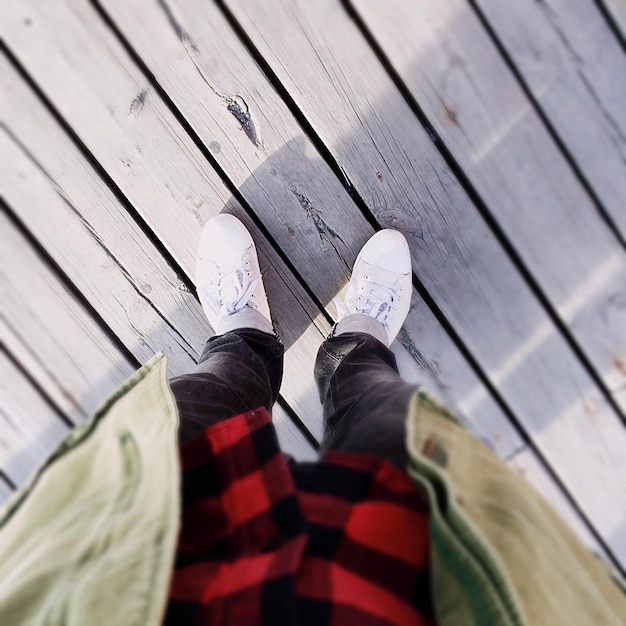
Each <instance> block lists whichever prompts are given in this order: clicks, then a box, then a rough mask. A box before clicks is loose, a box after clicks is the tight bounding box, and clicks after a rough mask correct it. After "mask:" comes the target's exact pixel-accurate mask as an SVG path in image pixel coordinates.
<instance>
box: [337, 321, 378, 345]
mask: <svg viewBox="0 0 626 626" xmlns="http://www.w3.org/2000/svg"><path fill="white" fill-rule="evenodd" d="M344 333H367V334H368V335H372V337H374V339H378V341H380V342H381V343H382V344H384V345H386V346H388V345H389V336H388V335H387V331H386V329H385V327H384V326H383V325H382V324H381V323H380V322H379V321H378V320H375V319H374V318H373V317H370V316H369V315H365V313H353V314H352V315H348V316H347V317H344V318H343V319H342V320H340V321H339V322H337V324H335V328H334V329H333V332H332V336H333V337H336V336H337V335H343V334H344Z"/></svg>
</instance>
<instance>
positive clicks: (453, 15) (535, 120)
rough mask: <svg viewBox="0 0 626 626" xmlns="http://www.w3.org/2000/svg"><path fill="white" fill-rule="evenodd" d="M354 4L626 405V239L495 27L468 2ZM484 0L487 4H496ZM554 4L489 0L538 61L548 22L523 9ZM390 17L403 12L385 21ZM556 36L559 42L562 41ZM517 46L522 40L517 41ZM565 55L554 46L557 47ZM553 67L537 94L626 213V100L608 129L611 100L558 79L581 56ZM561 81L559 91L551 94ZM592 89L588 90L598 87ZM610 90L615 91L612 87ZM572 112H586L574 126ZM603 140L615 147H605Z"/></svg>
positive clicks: (576, 115) (366, 0)
mask: <svg viewBox="0 0 626 626" xmlns="http://www.w3.org/2000/svg"><path fill="white" fill-rule="evenodd" d="M551 1H552V0H551ZM555 1H557V0H555ZM355 4H356V5H357V6H358V7H359V10H360V12H361V14H362V16H363V18H364V19H365V21H366V22H367V24H368V25H369V26H370V27H371V29H372V31H373V33H374V34H375V36H376V37H377V38H378V39H379V41H380V42H381V44H382V45H383V46H384V49H385V52H386V54H387V55H388V56H389V58H390V59H391V61H392V62H393V64H394V66H395V67H396V68H397V70H398V71H399V73H400V74H401V76H402V78H403V80H404V81H405V82H406V84H407V85H408V87H409V89H410V90H411V91H412V93H413V94H414V96H415V97H416V99H417V101H418V102H419V103H420V106H422V107H423V109H424V111H425V113H426V114H427V116H428V117H429V119H430V120H431V122H432V124H433V126H434V128H435V130H436V132H438V133H440V135H441V137H442V138H443V140H444V141H445V143H446V145H447V146H448V147H449V149H450V151H451V153H452V155H453V156H454V158H455V159H456V160H457V161H458V162H459V164H460V165H461V166H462V168H463V170H464V172H465V173H466V175H467V176H468V178H469V179H470V180H471V182H472V184H473V185H474V187H475V188H476V189H477V190H478V192H479V193H480V194H481V196H482V198H483V200H484V201H485V203H486V204H487V206H488V208H489V210H490V211H491V213H492V214H493V215H494V216H495V217H496V219H497V221H498V224H499V225H500V226H501V227H502V228H503V230H504V232H505V233H506V235H507V236H508V238H509V240H510V241H511V242H512V243H513V245H514V247H515V248H516V250H517V252H518V253H519V254H520V256H521V258H522V259H523V261H524V262H525V264H526V266H527V267H528V268H529V269H530V271H531V272H532V274H533V276H534V278H535V280H536V281H537V282H538V283H539V285H540V286H541V288H542V289H543V291H544V293H545V294H546V296H547V298H548V299H549V300H550V302H551V303H552V305H553V307H554V308H555V310H556V311H557V312H558V314H559V315H560V317H561V319H562V320H563V321H564V323H565V324H566V325H567V326H568V327H569V328H570V330H571V332H572V334H573V336H574V337H575V339H576V341H577V342H578V344H579V346H580V347H581V348H582V350H583V352H584V353H585V354H586V356H587V357H588V358H589V360H590V362H591V363H592V364H593V366H594V368H595V370H596V372H597V373H598V375H599V377H600V378H602V379H603V381H604V383H605V384H606V387H607V388H608V389H609V390H610V391H611V393H612V395H613V398H614V399H615V401H616V402H617V403H618V404H619V406H620V407H621V409H622V410H623V411H626V368H624V362H623V361H624V358H625V356H626V332H625V331H624V329H625V328H626V308H624V307H623V306H622V301H623V294H624V293H625V292H626V255H625V254H624V249H623V246H622V245H621V244H620V242H619V240H618V239H617V238H616V237H615V236H614V234H613V233H612V232H611V231H610V230H609V228H607V226H606V224H605V223H604V221H603V220H602V219H601V218H600V217H599V215H598V212H597V210H596V208H595V206H594V205H593V203H592V201H591V199H590V198H589V196H588V195H587V193H586V191H585V189H584V188H583V186H582V185H581V184H580V182H579V181H578V179H577V178H576V176H575V174H574V172H573V171H572V170H571V168H570V166H569V165H568V163H567V161H566V160H565V159H564V157H563V156H562V154H561V153H560V151H559V149H558V147H557V146H556V144H555V143H554V141H553V140H552V138H551V137H550V135H549V134H548V132H547V131H546V129H545V127H544V126H543V124H542V122H541V120H540V119H539V116H538V115H537V114H536V113H535V111H534V109H533V108H532V106H531V105H530V103H529V102H528V100H527V98H526V96H525V94H524V93H523V91H522V90H521V88H520V87H519V85H518V84H517V82H516V80H515V78H514V76H513V75H512V73H511V72H510V70H509V68H508V67H507V66H506V64H505V63H504V61H503V60H502V58H501V56H500V55H499V53H498V51H497V49H496V48H495V46H494V45H493V43H492V42H491V41H490V40H489V37H488V36H487V33H486V31H485V30H484V29H483V28H482V26H481V24H480V23H479V21H478V19H477V18H476V16H475V15H474V13H473V12H472V11H471V10H470V7H469V6H468V5H467V4H466V3H465V2H462V0H454V1H453V2H448V3H445V4H442V3H437V2H435V1H431V0H421V1H420V2H418V3H411V2H407V1H406V0H394V2H392V3H391V4H390V5H389V7H388V8H385V10H384V13H383V12H382V10H381V5H379V4H378V3H376V2H371V1H370V0H357V2H356V3H355ZM484 4H485V7H487V5H488V4H489V3H488V2H485V3H484ZM548 4H550V3H541V4H537V3H531V2H517V3H515V6H514V7H508V6H507V7H506V9H505V8H504V6H503V5H500V9H502V10H501V11H499V9H497V8H496V7H497V5H498V3H497V2H496V3H491V4H489V7H490V8H491V9H492V11H493V13H498V15H499V17H498V18H497V20H496V21H497V24H498V27H499V28H498V32H499V33H500V34H502V35H503V36H505V37H506V35H505V33H504V32H503V31H502V30H501V29H500V26H503V25H504V24H503V23H504V22H509V20H511V21H510V23H508V27H509V28H508V31H510V36H511V37H514V38H515V39H516V40H517V41H520V40H521V41H523V42H524V43H525V44H528V45H527V47H526V48H525V51H526V52H525V53H524V51H520V56H521V55H525V56H526V58H527V59H528V58H530V57H532V56H533V54H534V53H532V54H531V51H532V50H536V51H538V52H539V51H541V50H542V49H543V46H542V44H541V42H542V33H544V35H545V34H546V33H545V31H546V27H545V26H540V24H539V23H537V24H535V20H533V21H532V24H528V25H527V27H523V26H524V21H525V19H526V16H524V15H523V13H524V11H526V12H530V11H531V8H530V7H531V5H532V7H534V9H532V10H537V11H539V12H540V13H541V9H540V8H539V7H540V6H541V7H545V6H547V5H548ZM524 7H527V10H526V9H524ZM388 9H389V10H388ZM594 10H595V9H594ZM564 12H565V13H568V14H570V11H568V10H564ZM388 15H389V16H393V17H391V18H389V19H383V16H385V17H387V16H388ZM505 16H507V17H505ZM511 16H512V17H511ZM515 16H518V18H517V19H516V17H515ZM494 19H495V18H494ZM536 21H537V22H539V21H540V20H536ZM606 34H608V31H606V32H605V35H606ZM552 35H554V33H552ZM546 37H547V35H546ZM546 37H543V39H544V40H545V39H546ZM553 39H554V37H553ZM512 45H513V44H512ZM546 46H547V43H546ZM550 46H551V49H554V48H555V46H556V42H555V41H553V42H552V44H550ZM513 47H515V48H519V46H518V45H517V44H515V45H513ZM557 55H558V53H557V52H555V53H554V57H555V58H556V56H557ZM622 56H623V55H622ZM544 57H548V54H547V52H546V54H545V55H544V54H543V52H541V53H540V54H539V59H540V60H539V61H535V63H536V64H537V63H538V64H539V65H541V64H542V63H544ZM545 64H546V68H549V67H551V66H552V65H553V64H552V63H551V62H550V60H549V59H547V58H546V59H545ZM539 65H537V67H539ZM613 65H615V63H614V64H613ZM624 68H625V69H626V64H624ZM546 72H547V73H548V74H550V76H552V78H551V79H550V80H549V81H548V83H546V84H545V85H544V86H543V87H541V86H540V85H539V83H541V81H542V80H543V79H542V77H541V76H540V75H539V74H542V75H543V77H544V78H545V77H546V76H547V74H546V73H545V72H539V73H537V72H534V71H529V76H530V75H531V74H533V75H534V76H535V79H536V83H535V84H536V87H537V90H538V92H541V95H540V97H539V100H540V101H541V103H542V105H543V104H545V105H546V107H548V108H549V109H550V110H551V112H552V119H553V120H554V121H555V122H556V121H557V118H558V121H559V126H560V127H562V128H563V129H565V127H566V126H567V133H568V134H569V135H571V136H572V137H578V139H577V140H576V141H578V142H579V146H578V148H577V153H576V154H577V156H576V159H577V160H578V161H580V159H581V158H582V156H581V155H584V158H585V159H587V160H588V161H589V162H590V163H592V164H593V167H594V168H597V169H598V171H599V172H606V173H608V177H607V181H608V182H609V183H610V185H611V186H612V188H613V191H612V192H611V197H612V200H611V202H612V206H613V208H614V210H615V213H616V214H619V215H621V216H623V217H624V218H626V212H625V211H624V210H623V198H624V196H625V195H626V160H625V158H624V157H625V156H626V135H624V137H622V138H621V139H620V133H621V131H620V130H619V126H620V125H623V126H624V130H625V131H626V113H625V112H624V111H626V108H624V109H622V111H621V112H619V108H620V107H619V106H615V107H609V108H611V110H612V113H610V112H609V110H608V109H607V110H606V111H605V113H602V115H604V116H605V118H604V122H603V123H602V128H599V127H598V124H599V117H600V116H601V108H602V105H601V104H599V103H598V102H591V103H589V105H590V106H591V107H592V108H593V109H594V110H595V114H592V113H591V110H590V111H588V112H587V113H583V112H582V110H580V109H577V108H576V106H577V105H576V97H575V94H573V93H568V94H565V93H564V92H563V91H560V88H559V87H558V85H564V84H565V83H566V82H567V81H568V78H567V76H569V75H571V74H572V73H574V74H576V72H577V70H576V68H575V67H573V66H572V61H571V58H570V59H567V58H563V59H562V60H561V61H559V64H558V67H555V68H554V71H552V70H549V69H546ZM535 79H533V80H535ZM570 82H571V81H570ZM596 82H598V81H596ZM613 82H619V83H620V84H621V83H622V82H623V81H613ZM544 87H545V89H544ZM551 91H554V92H555V94H554V97H553V96H551V95H549V94H550V92H551ZM556 92H560V95H557V93H556ZM579 92H580V90H579ZM614 92H615V93H614V95H615V96H616V98H615V99H616V102H615V104H616V105H619V102H620V101H621V100H623V104H624V105H626V86H624V85H621V86H620V87H618V88H616V89H615V90H614ZM578 95H579V96H581V93H579V94H578ZM586 97H587V100H589V97H590V96H589V93H587V96H586ZM606 100H607V101H608V100H610V98H609V97H608V95H607V98H606ZM579 101H580V98H579ZM550 103H551V104H550ZM609 119H612V120H614V121H615V124H614V125H613V126H614V128H613V130H612V131H611V134H613V135H614V137H613V140H614V141H613V140H611V139H610V138H609V135H607V132H608V131H607V129H609V124H608V121H607V120H609ZM572 120H580V121H579V122H578V121H577V123H575V124H572ZM617 120H622V121H621V122H619V123H618V122H617ZM598 142H599V143H598ZM602 142H605V146H604V148H602V149H601V148H600V147H599V146H600V144H601V143H602ZM620 146H621V147H620ZM610 163H613V165H611V164H610ZM616 168H617V169H616ZM620 172H621V173H620ZM600 186H601V184H600V182H598V188H599V187H600ZM624 224H625V225H626V221H624Z"/></svg>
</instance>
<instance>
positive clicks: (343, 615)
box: [165, 409, 434, 626]
mask: <svg viewBox="0 0 626 626" xmlns="http://www.w3.org/2000/svg"><path fill="white" fill-rule="evenodd" d="M181 460H182V467H183V521H182V529H181V535H180V538H179V543H178V552H177V559H176V567H175V571H174V574H173V580H172V584H171V589H170V597H169V605H168V610H167V615H166V618H165V623H166V624H167V625H168V626H182V625H184V624H194V625H201V624H202V625H204V624H224V625H228V626H240V625H243V624H272V625H273V626H276V625H282V624H285V625H287V624H289V625H291V624H311V625H314V626H321V625H324V624H332V625H339V624H349V625H350V626H354V625H358V626H370V625H371V626H374V625H376V626H382V625H383V624H385V625H388V624H403V625H404V624H434V620H433V617H432V607H431V602H430V592H429V587H430V585H429V572H428V517H427V512H426V508H425V505H424V504H423V502H422V500H421V498H420V497H419V494H418V493H417V491H416V489H415V487H414V486H413V484H412V482H411V480H410V478H409V477H408V475H407V474H405V473H404V472H402V471H400V470H399V469H397V468H396V467H394V466H392V465H391V464H389V463H387V462H386V461H382V460H380V459H376V458H374V457H370V456H365V455H358V454H348V453H330V454H329V455H327V456H326V457H325V459H324V461H323V462H321V463H294V462H290V461H289V460H288V458H287V457H285V456H284V455H283V454H282V453H281V451H280V448H279V445H278V441H277V439H276V434H275V431H274V427H273V425H272V424H271V422H270V418H269V415H268V413H267V411H265V410H264V409H257V410H256V411H252V412H250V413H247V414H245V415H240V416H238V417H234V418H232V419H229V420H227V421H225V422H222V423H220V424H217V425H215V426H211V427H209V428H207V429H206V430H205V432H204V433H203V435H202V436H200V437H198V438H197V439H195V440H194V441H192V442H190V443H188V444H185V445H184V446H182V447H181Z"/></svg>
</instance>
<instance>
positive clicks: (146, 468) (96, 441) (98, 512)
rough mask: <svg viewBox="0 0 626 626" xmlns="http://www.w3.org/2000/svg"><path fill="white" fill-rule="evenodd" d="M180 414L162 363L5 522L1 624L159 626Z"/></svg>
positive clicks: (81, 434) (64, 448)
mask: <svg viewBox="0 0 626 626" xmlns="http://www.w3.org/2000/svg"><path fill="white" fill-rule="evenodd" d="M177 427H178V414H177V410H176V407H175V404H174V399H173V396H172V393H171V391H170V389H169V386H168V382H167V372H166V364H165V359H164V358H163V357H162V356H160V355H159V356H157V357H155V358H154V359H152V360H151V361H150V362H149V363H148V364H147V365H145V366H144V367H143V368H141V369H140V370H139V371H138V372H137V373H136V374H134V375H133V376H132V378H131V379H129V380H128V381H127V382H126V383H125V384H124V385H123V386H122V387H121V388H120V389H118V390H117V392H116V393H115V395H114V396H113V397H112V398H111V399H110V400H108V401H107V403H106V404H105V405H104V406H103V407H102V408H101V409H100V410H99V411H98V413H97V414H96V416H95V417H94V418H93V419H92V420H90V421H89V422H87V423H85V424H83V425H81V426H79V427H78V428H76V429H75V430H73V431H72V433H71V434H70V435H69V437H68V438H67V439H66V440H65V441H64V442H63V444H62V445H61V446H60V448H59V449H58V450H57V451H56V452H55V453H54V454H53V456H52V457H51V458H50V459H49V460H48V461H47V462H46V464H45V465H44V466H43V467H42V469H40V470H39V472H38V473H37V474H36V475H35V476H34V477H33V478H32V479H31V481H30V482H29V483H28V484H27V485H26V486H25V487H23V488H22V489H20V490H19V491H18V492H17V493H16V494H15V495H14V497H13V498H12V499H11V500H10V501H9V503H8V504H7V505H6V506H5V507H4V508H3V510H2V511H1V512H0V624H2V625H6V626H9V625H10V626H13V625H15V626H17V625H19V626H31V625H44V624H45V625H46V626H54V625H57V624H58V625H61V624H63V625H64V626H70V625H71V626H96V625H98V624H115V625H116V626H139V625H141V626H157V625H158V624H160V623H161V622H162V619H163V613H164V609H165V605H166V601H167V593H168V586H169V579H170V575H171V571H172V567H173V559H174V554H175V548H176V540H177V535H178V525H179V509H180V502H179V498H180V495H179V493H180V485H179V483H180V470H179V460H178V448H177V445H176V432H177Z"/></svg>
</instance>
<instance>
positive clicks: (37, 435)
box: [0, 0, 626, 569]
mask: <svg viewBox="0 0 626 626" xmlns="http://www.w3.org/2000/svg"><path fill="white" fill-rule="evenodd" d="M625 50H626V4H625V3H624V0H605V1H603V0H596V1H595V2H594V1H593V0H542V1H541V2H536V1H534V0H520V1H519V2H514V3H510V2H502V1H500V0H468V1H466V2H464V1H463V0H446V1H445V2H441V1H439V0H419V1H415V0H392V1H387V0H386V1H383V0H349V1H346V2H343V3H342V2H338V1H335V0H315V1H314V2H306V1H305V0H300V1H295V0H256V1H252V0H220V1H219V2H217V3H211V2H206V1H204V0H156V1H155V0H134V1H133V2H127V0H97V1H94V2H88V1H87V0H65V1H61V0H39V1H36V0H9V2H8V3H5V4H3V11H2V15H1V16H0V131H1V132H0V159H1V162H0V205H1V208H2V211H1V215H0V221H1V243H0V259H1V263H0V272H1V281H0V289H1V301H0V307H1V310H0V341H1V347H0V371H1V374H2V381H3V382H2V396H1V404H0V418H1V421H0V468H2V469H1V471H0V499H3V498H6V497H7V496H8V493H9V492H10V490H12V489H13V488H15V486H16V485H19V484H21V483H22V482H23V481H24V480H25V479H26V478H27V476H28V475H29V473H30V472H31V471H32V470H33V469H34V467H35V466H36V465H37V464H38V463H40V462H41V461H42V460H43V458H44V457H45V456H46V454H47V453H49V451H50V450H51V449H52V448H53V447H54V446H55V444H56V443H57V442H58V441H59V440H60V439H61V438H62V437H63V436H64V434H65V433H66V432H67V430H68V428H70V427H71V425H72V424H75V423H78V422H80V421H81V420H84V419H85V418H86V416H87V415H88V414H89V413H90V412H91V411H93V410H94V408H95V407H96V406H97V405H98V403H99V402H100V401H101V400H102V399H103V398H104V397H105V396H106V395H107V394H108V393H109V392H110V391H112V390H113V388H114V387H115V386H116V385H117V384H118V383H120V382H121V381H122V380H123V379H124V378H125V377H127V376H128V375H129V374H130V373H131V372H132V371H133V370H134V369H135V368H136V367H137V366H138V365H139V364H140V363H141V362H143V361H145V360H147V359H148V358H149V357H150V356H151V355H152V354H154V353H155V352H157V351H160V350H162V351H164V352H165V353H166V354H167V355H168V357H169V358H170V369H171V373H172V374H176V373H179V372H183V371H186V370H188V369H190V368H191V367H193V365H194V363H195V362H196V361H197V358H198V356H199V353H200V350H201V348H202V345H203V342H204V340H205V339H206V337H207V336H209V334H210V333H211V329H210V327H209V326H208V324H207V322H206V320H205V319H204V317H203V315H202V311H201V308H200V306H199V304H198V301H197V299H196V297H195V296H194V294H193V267H194V263H195V259H194V257H195V252H196V246H197V241H198V238H199V235H200V232H201V229H202V226H203V224H204V222H205V221H206V220H207V219H208V218H209V217H210V216H212V215H215V214H217V213H219V212H222V211H228V212H231V213H234V214H236V215H237V216H239V217H240V218H241V219H242V220H243V221H244V222H245V223H246V224H247V225H248V226H249V227H250V229H251V230H252V232H253V235H254V237H255V239H256V241H257V246H258V249H259V253H260V257H261V263H262V265H263V266H264V267H265V268H267V272H266V285H267V290H268V292H269V296H270V301H271V304H272V309H273V312H274V317H275V320H276V322H277V326H278V329H279V332H280V334H281V335H282V337H283V339H284V341H285V343H286V345H287V346H288V350H287V356H286V366H285V379H284V383H283V391H282V395H281V398H280V401H279V404H278V406H277V407H276V410H275V415H274V419H275V421H276V423H277V425H278V430H279V435H280V437H281V440H282V442H283V445H284V447H285V448H286V449H287V450H289V451H291V452H292V453H294V454H295V455H296V456H298V457H300V458H314V456H315V450H314V447H315V442H316V441H318V440H319V438H320V435H321V432H322V424H321V408H320V405H319V401H318V399H317V394H316V392H315V389H314V384H313V379H312V370H313V362H314V358H315V354H316V351H317V348H318V346H319V343H320V342H321V341H322V339H323V337H324V336H325V335H326V334H327V333H328V331H329V329H330V327H331V325H332V322H333V316H334V314H335V311H334V307H333V306H332V305H331V300H332V298H333V297H334V296H335V295H336V294H337V292H338V291H339V290H340V289H341V288H342V287H343V286H344V285H345V282H346V280H347V278H348V277H349V272H350V268H351V265H352V263H353V261H354V259H355V258H356V254H357V252H358V250H359V249H360V247H361V245H362V244H363V243H364V242H365V241H366V240H367V238H368V237H369V236H370V235H371V234H372V233H373V232H374V231H375V230H376V229H378V228H382V227H393V228H398V229H400V230H402V231H403V232H404V233H405V235H406V236H407V238H408V240H409V243H410V246H411V250H412V254H413V261H414V272H415V280H414V285H415V289H414V296H413V305H412V309H411V313H410V314H409V318H408V320H407V323H406V325H405V328H404V330H403V331H402V333H401V335H400V338H399V341H398V342H396V345H395V346H394V350H395V351H396V353H397V355H398V359H399V363H400V366H401V369H402V372H403V374H404V375H405V377H406V378H407V379H409V380H414V381H420V382H423V383H424V384H426V385H429V386H430V387H431V388H433V389H434V390H435V391H436V392H437V393H438V394H439V395H440V396H442V397H443V398H444V399H445V400H446V401H447V402H448V403H449V404H450V406H451V407H452V408H453V409H454V410H455V411H456V412H457V413H459V414H460V415H461V416H462V417H463V418H464V419H465V420H466V422H467V423H468V425H469V426H470V427H471V428H472V429H473V430H474V431H475V432H476V433H477V434H478V435H479V436H480V437H482V438H484V439H486V440H488V441H489V442H490V444H491V445H492V446H493V447H494V448H495V449H496V451H497V452H498V453H499V454H500V455H501V456H502V457H503V458H505V459H507V460H508V462H509V463H511V464H512V465H514V466H515V467H517V468H518V469H519V471H520V472H522V473H524V474H526V475H527V476H528V478H529V480H531V481H532V482H533V483H535V484H536V486H537V487H538V488H539V489H540V490H541V491H542V492H543V493H544V494H545V495H546V497H547V498H548V499H549V500H550V501H551V502H552V503H553V504H554V506H555V507H556V508H557V509H558V510H559V511H560V512H561V513H562V514H563V515H564V516H565V517H566V519H567V520H568V521H569V522H570V523H571V524H572V525H573V526H574V528H575V529H576V530H577V532H579V533H580V534H581V535H582V536H583V538H584V539H585V541H587V542H588V543H589V544H590V545H592V546H593V547H594V548H596V549H597V550H599V551H600V552H603V553H605V554H606V555H607V556H608V557H609V558H611V559H612V560H613V562H614V563H616V564H618V565H621V567H622V569H624V568H626V430H625V429H624V424H625V421H624V420H625V416H626V271H625V270H626V250H625V247H626V54H625Z"/></svg>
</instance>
